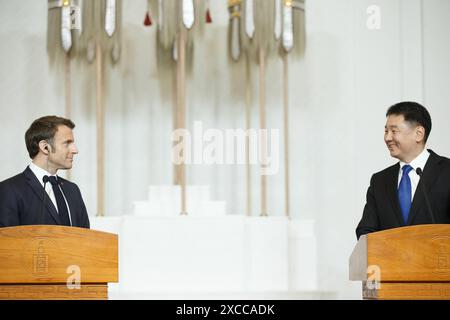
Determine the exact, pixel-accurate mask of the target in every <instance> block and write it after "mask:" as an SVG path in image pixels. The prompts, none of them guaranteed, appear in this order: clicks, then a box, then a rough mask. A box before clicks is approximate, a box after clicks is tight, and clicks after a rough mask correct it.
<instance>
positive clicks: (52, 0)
mask: <svg viewBox="0 0 450 320" xmlns="http://www.w3.org/2000/svg"><path fill="white" fill-rule="evenodd" d="M71 7H72V6H71V1H70V0H49V1H48V10H49V25H48V28H49V30H48V33H49V35H48V36H50V33H51V30H50V29H58V30H59V34H60V36H59V37H60V41H61V42H60V43H61V47H62V49H63V50H64V51H65V52H66V53H67V52H69V51H70V49H71V48H72V32H71V30H72V18H71ZM58 11H59V13H60V15H61V18H60V24H59V27H58V26H55V25H53V24H54V21H52V20H59V19H58V18H55V19H52V18H51V17H50V16H52V15H54V14H53V13H58Z"/></svg>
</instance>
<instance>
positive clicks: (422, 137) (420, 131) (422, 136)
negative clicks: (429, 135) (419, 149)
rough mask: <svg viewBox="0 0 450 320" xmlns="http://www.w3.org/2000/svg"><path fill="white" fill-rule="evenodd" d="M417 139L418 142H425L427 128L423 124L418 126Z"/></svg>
mask: <svg viewBox="0 0 450 320" xmlns="http://www.w3.org/2000/svg"><path fill="white" fill-rule="evenodd" d="M416 141H417V142H422V141H423V142H425V128H424V127H422V126H417V127H416Z"/></svg>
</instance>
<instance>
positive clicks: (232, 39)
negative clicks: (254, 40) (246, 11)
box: [228, 0, 242, 61]
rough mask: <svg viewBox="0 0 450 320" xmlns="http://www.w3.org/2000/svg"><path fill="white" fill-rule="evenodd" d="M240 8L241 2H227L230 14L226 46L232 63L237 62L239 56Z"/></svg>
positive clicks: (231, 0)
mask: <svg viewBox="0 0 450 320" xmlns="http://www.w3.org/2000/svg"><path fill="white" fill-rule="evenodd" d="M241 6H242V1H241V0H228V11H229V13H230V23H229V27H228V46H229V53H230V56H231V58H232V59H233V60H234V61H238V60H239V57H240V56H241V17H242V8H241Z"/></svg>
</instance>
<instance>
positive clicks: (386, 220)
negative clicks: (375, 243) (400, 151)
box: [356, 150, 450, 239]
mask: <svg viewBox="0 0 450 320" xmlns="http://www.w3.org/2000/svg"><path fill="white" fill-rule="evenodd" d="M428 151H429V152H430V156H429V157H428V160H427V163H426V164H425V167H424V168H423V174H422V177H421V178H420V180H419V185H418V186H417V188H416V192H415V193H414V198H413V199H412V204H411V209H410V212H409V216H408V221H407V222H406V224H405V222H404V221H403V217H402V214H401V210H400V204H399V201H398V197H397V187H398V172H399V170H400V164H399V163H397V164H395V165H393V166H390V167H389V168H386V169H384V170H383V171H380V172H378V173H375V174H374V175H373V176H372V179H371V180H370V186H369V189H368V190H367V202H366V205H365V207H364V212H363V216H362V219H361V221H360V222H359V224H358V227H357V228H356V237H357V238H358V239H359V237H360V236H361V235H363V234H366V233H370V232H374V231H381V230H385V229H391V228H398V227H404V226H411V225H418V224H430V223H432V219H431V215H430V212H429V210H428V207H427V205H426V201H425V197H424V192H423V187H422V186H421V184H422V185H423V186H424V187H425V190H426V192H427V194H428V199H429V202H430V205H431V210H432V212H433V216H434V218H435V222H436V223H441V224H447V223H450V159H448V158H445V157H441V156H439V155H437V154H436V153H434V152H433V151H432V150H428Z"/></svg>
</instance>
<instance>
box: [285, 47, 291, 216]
mask: <svg viewBox="0 0 450 320" xmlns="http://www.w3.org/2000/svg"><path fill="white" fill-rule="evenodd" d="M288 62H289V60H288V55H287V54H286V53H285V54H284V55H283V102H284V103H283V110H284V183H285V185H284V189H285V213H286V216H287V217H288V218H289V217H290V207H289V73H288V71H289V69H288V67H289V65H288Z"/></svg>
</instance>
